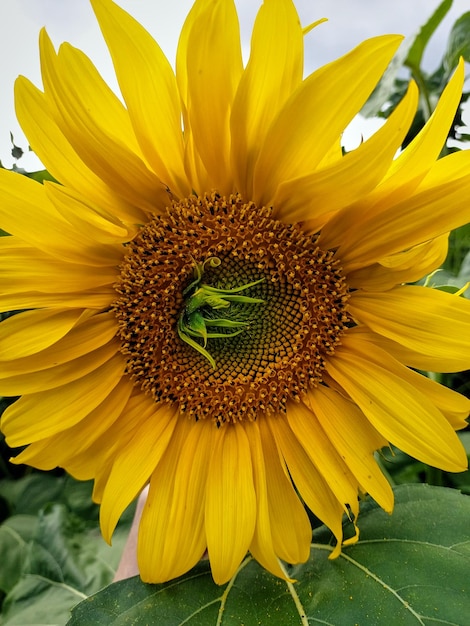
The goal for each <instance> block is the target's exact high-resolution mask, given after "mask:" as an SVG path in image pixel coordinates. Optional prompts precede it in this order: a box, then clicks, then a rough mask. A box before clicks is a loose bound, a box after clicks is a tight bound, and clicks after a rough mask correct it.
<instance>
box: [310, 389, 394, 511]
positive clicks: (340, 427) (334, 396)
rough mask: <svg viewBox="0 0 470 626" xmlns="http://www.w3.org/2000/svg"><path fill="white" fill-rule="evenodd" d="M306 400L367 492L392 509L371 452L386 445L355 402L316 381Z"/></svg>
mask: <svg viewBox="0 0 470 626" xmlns="http://www.w3.org/2000/svg"><path fill="white" fill-rule="evenodd" d="M308 402H309V404H310V406H311V408H312V410H313V411H314V413H315V415H316V417H317V419H318V421H319V422H320V424H321V425H322V427H323V429H324V430H325V432H326V434H327V435H328V438H329V439H330V441H331V442H332V444H333V445H334V447H335V448H336V450H337V451H338V454H339V455H340V456H341V458H342V459H344V462H345V464H346V465H347V466H348V468H349V470H350V471H351V472H352V473H353V474H354V476H355V477H356V478H357V480H358V482H359V484H360V486H361V490H362V491H363V492H364V493H369V494H370V495H371V496H372V497H373V498H374V500H375V501H376V502H377V503H378V504H379V505H380V506H381V507H382V508H383V509H385V510H386V511H387V512H388V513H391V511H392V509H393V492H392V489H391V487H390V485H389V483H388V481H387V479H386V478H385V476H384V475H383V474H382V472H381V471H380V468H379V466H378V465H377V463H376V461H375V459H374V456H373V453H374V452H375V451H376V450H380V448H382V447H384V446H386V445H388V442H387V440H386V439H384V437H382V436H381V435H380V434H379V433H378V432H377V430H375V428H374V427H373V426H372V425H371V423H370V422H369V421H368V420H367V418H366V417H365V416H364V414H363V413H362V411H360V410H359V409H358V408H357V406H356V405H354V404H353V403H352V402H350V401H348V400H346V399H345V398H344V397H343V396H342V395H341V394H339V393H338V392H336V391H334V390H333V389H330V388H328V387H325V386H324V385H319V386H318V387H317V388H316V389H312V390H311V391H310V392H309V394H308Z"/></svg>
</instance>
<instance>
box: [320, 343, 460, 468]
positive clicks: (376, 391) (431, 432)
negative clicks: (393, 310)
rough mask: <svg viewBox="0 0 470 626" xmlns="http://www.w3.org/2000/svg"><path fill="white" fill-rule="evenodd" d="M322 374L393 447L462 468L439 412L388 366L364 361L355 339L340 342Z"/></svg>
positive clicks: (450, 431) (457, 449)
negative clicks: (351, 401) (350, 400)
mask: <svg viewBox="0 0 470 626" xmlns="http://www.w3.org/2000/svg"><path fill="white" fill-rule="evenodd" d="M326 369H327V371H328V373H329V374H330V375H331V376H332V377H333V378H334V380H336V381H337V382H338V383H339V384H340V385H341V386H342V387H343V389H344V390H345V391H346V393H348V394H349V396H350V397H351V398H352V400H353V401H354V402H356V404H357V405H358V406H359V408H360V409H361V410H362V411H363V413H364V415H365V416H366V417H367V419H368V420H369V421H370V422H371V424H372V425H373V426H374V427H375V428H376V429H377V430H378V431H379V432H380V433H382V435H383V436H384V437H386V438H387V439H388V440H389V441H390V442H391V443H393V444H394V445H396V446H398V447H399V448H400V449H401V450H403V451H404V452H406V453H407V454H410V455H412V456H413V457H415V458H417V459H419V460H420V461H423V463H428V464H430V465H434V466H435V467H440V468H441V469H444V470H446V471H450V472H461V471H463V470H465V469H466V466H467V456H466V454H465V450H464V449H463V446H462V444H461V443H460V441H459V439H458V437H457V435H456V434H455V432H454V430H453V429H452V428H451V426H450V425H449V423H448V422H447V420H446V419H445V418H444V416H443V415H442V413H441V412H440V411H439V410H438V409H437V408H436V407H435V406H434V404H433V403H432V402H431V401H430V400H429V399H428V398H427V397H426V396H424V395H422V394H421V393H420V392H419V391H418V389H417V388H416V387H414V386H413V385H412V384H410V383H409V382H407V381H405V380H403V379H402V378H399V377H398V376H396V375H395V374H394V373H393V372H391V371H389V370H388V369H387V363H383V364H382V366H378V365H377V363H375V362H372V361H371V360H369V359H368V358H367V357H364V356H362V354H361V353H360V352H359V350H358V349H357V346H356V344H355V343H354V341H353V338H351V337H349V336H347V335H346V336H345V337H343V341H342V345H341V346H340V348H337V349H336V351H335V354H334V357H332V358H331V359H329V360H328V362H327V364H326Z"/></svg>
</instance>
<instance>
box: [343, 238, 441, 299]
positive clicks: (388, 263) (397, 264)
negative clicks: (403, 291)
mask: <svg viewBox="0 0 470 626" xmlns="http://www.w3.org/2000/svg"><path fill="white" fill-rule="evenodd" d="M448 248H449V235H448V233H445V234H444V235H441V236H440V237H436V238H435V239H431V241H427V242H426V243H422V244H419V245H417V246H413V247H412V248H409V249H408V250H405V251H403V252H397V253H396V254H392V255H390V256H387V257H383V258H381V259H379V260H378V261H377V263H374V264H373V265H369V266H367V267H362V268H360V269H358V270H356V271H353V272H349V273H348V285H349V287H350V288H351V289H364V290H366V291H369V290H371V291H386V290H387V289H391V288H392V287H395V286H397V285H401V284H403V283H413V282H416V281H417V280H419V279H420V278H422V277H423V276H426V275H427V274H430V273H431V272H433V271H434V270H436V269H437V268H439V267H441V266H442V264H443V263H444V261H445V259H446V256H447V252H448Z"/></svg>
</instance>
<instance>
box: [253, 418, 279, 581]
mask: <svg viewBox="0 0 470 626" xmlns="http://www.w3.org/2000/svg"><path fill="white" fill-rule="evenodd" d="M261 421H263V420H261ZM244 428H245V430H246V434H247V436H248V439H249V441H250V448H251V454H252V463H253V478H254V485H255V492H256V526H255V532H254V535H253V539H252V541H251V544H250V552H251V553H252V555H253V556H254V557H255V559H256V560H257V561H258V562H259V563H261V565H262V566H263V567H264V568H265V569H267V570H268V571H269V572H271V574H274V576H279V578H284V579H286V578H287V577H286V575H285V573H284V571H283V569H282V567H281V565H280V563H279V559H278V556H277V554H276V549H275V547H274V541H273V535H272V531H271V515H270V510H269V509H270V502H269V496H268V489H267V473H266V469H267V468H266V466H265V461H264V455H263V446H262V444H261V436H260V430H259V427H258V423H257V422H248V423H247V424H244Z"/></svg>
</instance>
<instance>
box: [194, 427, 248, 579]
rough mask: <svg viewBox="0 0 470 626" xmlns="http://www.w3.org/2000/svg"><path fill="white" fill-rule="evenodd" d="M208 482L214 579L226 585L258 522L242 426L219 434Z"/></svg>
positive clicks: (207, 519)
mask: <svg viewBox="0 0 470 626" xmlns="http://www.w3.org/2000/svg"><path fill="white" fill-rule="evenodd" d="M209 473H210V480H209V481H208V482H207V491H206V506H205V524H206V536H207V549H208V552H209V558H210V562H211V568H212V576H213V578H214V580H215V582H216V583H217V584H219V585H221V584H223V583H225V582H227V581H228V580H229V579H230V578H231V577H232V576H233V574H234V573H235V571H236V569H237V567H238V566H239V565H240V563H241V561H242V559H243V558H244V556H245V555H246V553H247V551H248V548H249V546H250V543H251V540H252V539H253V533H254V530H255V523H256V494H255V489H254V485H253V469H252V461H251V451H250V444H249V441H248V437H247V435H246V433H245V430H244V429H243V428H240V426H239V424H235V425H233V424H227V425H226V426H224V427H222V428H220V429H219V430H218V432H217V436H216V442H215V447H214V453H213V455H212V459H211V462H210V467H209Z"/></svg>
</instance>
